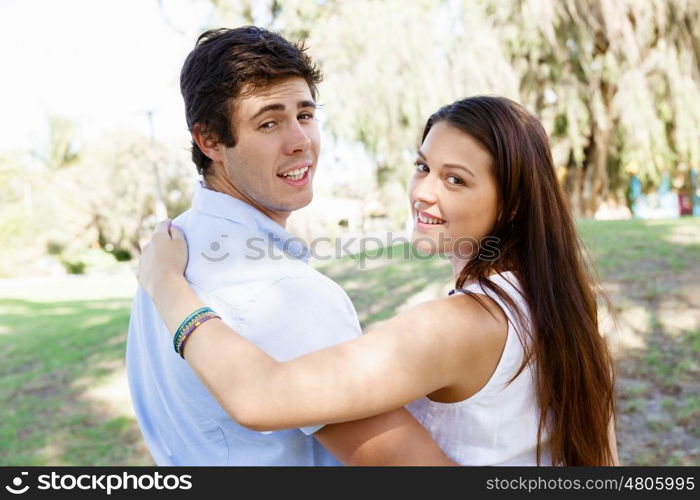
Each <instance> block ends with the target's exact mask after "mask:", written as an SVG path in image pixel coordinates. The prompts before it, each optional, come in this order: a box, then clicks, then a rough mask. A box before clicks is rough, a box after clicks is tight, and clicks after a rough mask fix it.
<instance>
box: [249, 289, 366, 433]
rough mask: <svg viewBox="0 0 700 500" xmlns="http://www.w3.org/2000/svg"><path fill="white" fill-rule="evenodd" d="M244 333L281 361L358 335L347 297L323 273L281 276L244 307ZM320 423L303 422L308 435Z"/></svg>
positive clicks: (352, 311) (318, 426) (359, 333)
mask: <svg viewBox="0 0 700 500" xmlns="http://www.w3.org/2000/svg"><path fill="white" fill-rule="evenodd" d="M244 315H245V322H246V324H247V327H248V332H247V335H248V338H249V339H250V340H252V341H253V342H255V343H256V344H257V345H258V346H259V347H261V348H263V349H264V350H265V351H266V352H267V353H268V354H269V355H270V356H272V357H273V358H275V359H277V360H278V361H286V360H289V359H293V358H296V357H299V356H302V355H304V354H306V353H309V352H311V351H315V350H318V349H323V348H325V347H329V346H332V345H335V344H338V343H340V342H344V341H347V340H351V339H354V338H356V337H358V336H360V335H362V329H361V328H360V322H359V320H358V318H357V313H356V312H355V308H354V307H353V306H352V302H351V301H350V299H349V297H348V296H347V294H346V293H345V291H343V289H342V288H341V287H340V286H338V285H337V284H336V283H335V282H333V281H331V280H330V279H328V278H326V277H325V276H320V277H316V276H303V277H293V278H282V279H280V280H278V281H276V282H275V283H274V284H272V285H271V286H270V287H269V288H267V289H265V290H263V291H262V292H261V293H260V294H258V296H257V297H256V298H255V300H254V301H252V303H251V304H250V310H248V311H245V314H244ZM322 427H323V425H316V426H311V427H303V428H301V429H300V430H301V431H302V432H303V433H304V434H306V435H311V434H313V433H314V432H316V431H318V430H319V429H321V428H322Z"/></svg>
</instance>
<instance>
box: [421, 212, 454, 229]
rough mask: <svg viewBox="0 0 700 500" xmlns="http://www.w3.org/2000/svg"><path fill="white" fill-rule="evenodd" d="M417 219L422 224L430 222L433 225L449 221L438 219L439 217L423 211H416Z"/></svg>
mask: <svg viewBox="0 0 700 500" xmlns="http://www.w3.org/2000/svg"><path fill="white" fill-rule="evenodd" d="M416 220H417V221H418V222H420V223H422V224H428V225H432V226H439V225H441V224H444V223H445V222H447V221H446V220H444V219H438V218H437V217H433V216H430V215H428V214H424V213H422V212H416Z"/></svg>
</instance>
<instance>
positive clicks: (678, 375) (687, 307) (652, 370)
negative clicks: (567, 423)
mask: <svg viewBox="0 0 700 500" xmlns="http://www.w3.org/2000/svg"><path fill="white" fill-rule="evenodd" d="M650 267H653V268H654V269H655V274H656V276H654V279H653V280H648V281H646V282H642V281H641V280H634V281H633V282H630V280H628V279H619V280H616V279H614V277H613V279H611V280H610V281H607V282H606V283H604V286H605V288H606V289H607V290H608V291H609V293H610V295H611V299H612V301H613V304H614V305H615V308H616V312H617V317H618V322H619V330H618V331H617V332H616V333H613V334H612V335H611V337H610V340H611V345H612V346H613V350H614V352H615V357H616V364H617V370H618V373H617V376H618V379H617V394H618V397H617V404H618V409H617V441H618V447H619V454H620V461H621V463H622V464H623V465H698V464H700V426H698V423H700V384H698V382H699V381H700V278H698V277H700V263H693V265H692V266H690V268H688V269H686V270H684V272H683V273H682V274H680V275H679V273H673V272H672V271H671V270H668V271H667V272H665V271H661V273H660V274H659V271H660V268H659V266H658V265H657V264H656V263H654V265H653V266H650Z"/></svg>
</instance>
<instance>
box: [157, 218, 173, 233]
mask: <svg viewBox="0 0 700 500" xmlns="http://www.w3.org/2000/svg"><path fill="white" fill-rule="evenodd" d="M169 228H170V219H165V220H162V221H160V222H159V223H158V224H157V225H156V231H155V232H156V234H157V233H165V234H169V233H168V229H169Z"/></svg>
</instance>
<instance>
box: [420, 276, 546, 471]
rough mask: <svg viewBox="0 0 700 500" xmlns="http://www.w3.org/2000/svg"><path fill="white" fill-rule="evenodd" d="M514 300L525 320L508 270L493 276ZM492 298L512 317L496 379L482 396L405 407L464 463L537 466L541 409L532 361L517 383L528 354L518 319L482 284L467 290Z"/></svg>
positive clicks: (444, 448) (426, 401) (527, 316)
mask: <svg viewBox="0 0 700 500" xmlns="http://www.w3.org/2000/svg"><path fill="white" fill-rule="evenodd" d="M489 279H490V280H491V281H492V282H493V283H495V284H496V285H498V286H499V287H501V289H503V291H504V292H505V293H506V294H508V296H509V297H510V298H511V299H512V300H513V302H514V303H515V304H516V306H517V307H518V308H519V310H520V311H521V312H522V313H523V316H524V318H525V320H526V322H527V324H526V326H525V327H526V328H529V326H530V325H529V319H530V314H529V311H528V307H527V304H526V303H525V300H524V299H523V297H522V296H521V295H520V293H519V292H518V287H519V283H518V281H517V278H516V277H515V276H514V275H513V274H512V273H510V272H504V273H502V274H500V275H493V276H491V277H490V278H489ZM463 290H467V291H470V292H474V293H479V294H483V295H486V296H488V297H489V298H491V299H492V300H494V301H495V302H496V303H497V304H498V305H499V306H500V307H501V309H502V310H503V312H504V313H505V314H506V316H507V317H508V320H509V321H508V333H507V338H506V344H505V347H504V348H503V354H502V355H501V359H500V361H499V362H498V366H497V367H496V370H495V371H494V373H493V375H492V376H491V378H490V379H489V381H488V382H487V383H486V385H485V386H484V387H482V388H481V390H480V391H479V392H477V393H476V394H474V395H473V396H471V397H470V398H468V399H465V400H463V401H459V402H456V403H438V402H435V401H431V400H430V399H428V398H427V397H423V398H421V399H418V400H416V401H414V402H412V403H411V404H409V405H408V406H407V408H408V409H409V410H410V411H411V413H412V414H413V415H414V416H415V417H416V419H418V421H419V422H420V423H421V424H422V425H423V426H424V427H425V428H426V429H427V430H428V431H429V432H430V433H431V434H432V436H433V439H434V440H435V442H436V443H437V444H438V445H439V446H440V448H441V449H442V451H443V452H444V453H445V454H446V455H447V456H448V457H449V458H450V459H452V460H454V461H455V462H457V463H459V464H462V465H537V427H538V425H539V418H540V411H539V408H538V406H537V397H536V394H535V387H534V383H533V378H532V377H533V374H534V372H533V371H532V369H531V366H530V365H531V364H532V362H531V363H530V364H529V365H528V366H527V367H526V368H525V369H524V370H523V371H522V372H521V373H520V375H518V377H517V378H516V379H515V380H513V381H512V382H511V383H510V384H508V381H509V380H510V379H511V378H512V377H513V375H515V373H517V371H518V369H519V368H520V365H521V363H522V360H523V356H524V350H523V347H522V345H521V343H520V339H519V338H518V334H517V332H516V331H515V328H514V326H513V325H517V322H516V321H517V319H516V316H515V315H514V314H513V313H512V311H511V310H510V309H509V307H508V305H507V304H506V303H505V302H503V301H502V300H501V299H499V298H498V296H497V295H496V294H495V293H493V292H491V291H490V290H488V289H482V287H481V286H480V285H479V284H478V283H473V284H470V285H468V286H466V287H464V288H463ZM551 462H552V460H551V453H550V447H549V435H548V434H547V432H546V431H545V432H543V436H542V453H541V457H540V464H541V465H551Z"/></svg>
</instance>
